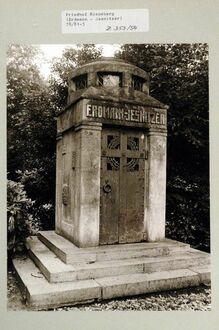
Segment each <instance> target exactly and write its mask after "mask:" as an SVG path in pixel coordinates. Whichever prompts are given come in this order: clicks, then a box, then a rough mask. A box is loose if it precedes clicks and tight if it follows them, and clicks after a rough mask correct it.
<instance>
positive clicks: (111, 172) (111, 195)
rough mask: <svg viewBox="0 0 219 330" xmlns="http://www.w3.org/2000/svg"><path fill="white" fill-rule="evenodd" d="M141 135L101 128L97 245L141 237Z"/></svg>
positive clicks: (139, 238)
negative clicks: (98, 233) (98, 232)
mask: <svg viewBox="0 0 219 330" xmlns="http://www.w3.org/2000/svg"><path fill="white" fill-rule="evenodd" d="M145 138H146V137H145V135H144V134H143V132H139V131H134V130H120V129H103V131H102V157H101V194H100V195H101V201H100V244H114V243H129V242H140V241H142V240H143V230H144V185H145V182H144V181H145V175H144V167H145V164H144V162H145V144H146V142H145Z"/></svg>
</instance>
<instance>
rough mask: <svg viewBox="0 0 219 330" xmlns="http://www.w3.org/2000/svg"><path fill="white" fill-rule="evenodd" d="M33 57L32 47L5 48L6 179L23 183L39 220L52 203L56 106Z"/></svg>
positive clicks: (36, 52) (16, 46) (33, 50)
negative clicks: (6, 103) (42, 212)
mask: <svg viewBox="0 0 219 330" xmlns="http://www.w3.org/2000/svg"><path fill="white" fill-rule="evenodd" d="M37 56H39V49H38V48H37V47H35V46H22V45H11V46H10V47H9V49H8V65H7V78H8V80H7V88H8V178H9V179H12V180H15V181H18V180H19V181H20V182H21V183H22V184H24V186H25V190H26V192H27V195H28V196H29V197H30V198H31V199H32V200H35V201H36V203H35V204H34V207H35V216H36V217H37V218H41V216H40V213H41V208H42V207H43V205H44V204H46V205H48V204H49V205H53V204H54V196H55V194H54V189H51V187H54V185H55V134H56V128H55V126H56V122H55V112H56V106H55V105H54V104H53V103H52V101H51V98H50V95H49V89H48V87H47V85H46V82H45V81H44V80H43V78H42V77H41V75H40V71H39V68H38V67H37V65H36V59H37ZM51 209H52V208H51ZM44 213H45V212H44ZM53 214H54V210H53ZM44 216H45V214H44ZM53 216H54V215H53ZM42 218H43V217H42ZM51 221H53V222H54V220H53V219H51Z"/></svg>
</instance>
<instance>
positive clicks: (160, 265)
mask: <svg viewBox="0 0 219 330" xmlns="http://www.w3.org/2000/svg"><path fill="white" fill-rule="evenodd" d="M27 248H28V250H29V254H30V256H31V258H32V260H33V261H34V262H35V264H36V265H37V266H38V267H39V269H40V270H41V272H42V273H43V274H44V276H45V277H46V278H47V280H48V281H49V282H64V281H74V280H85V279H92V278H99V277H106V276H114V275H122V274H133V273H143V272H145V273H151V272H156V271H161V270H170V269H178V268H188V267H192V266H200V265H202V266H205V265H207V264H208V263H209V261H210V259H209V255H208V254H206V253H203V252H200V251H199V252H197V251H196V250H194V249H190V250H189V251H187V252H184V253H183V254H182V253H179V254H178V255H170V256H159V257H140V258H130V259H123V260H110V261H97V262H94V263H85V262H83V263H77V262H76V263H75V264H73V265H67V264H65V263H63V262H62V261H61V260H59V259H58V258H57V257H56V256H55V254H54V253H53V252H52V251H51V250H49V249H48V248H47V247H46V246H45V245H44V244H43V243H42V242H41V241H40V240H38V238H37V237H32V238H29V239H28V240H27ZM193 251H194V252H193Z"/></svg>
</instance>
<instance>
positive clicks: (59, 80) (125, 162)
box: [7, 43, 211, 311]
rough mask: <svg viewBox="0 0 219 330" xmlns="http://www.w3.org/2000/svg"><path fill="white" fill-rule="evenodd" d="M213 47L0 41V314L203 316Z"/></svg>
mask: <svg viewBox="0 0 219 330" xmlns="http://www.w3.org/2000/svg"><path fill="white" fill-rule="evenodd" d="M208 51H209V49H208V44H206V43H193V44H185V43H171V44H153V43H150V44H37V45H36V44H9V45H8V48H7V253H8V311H20V310H22V311H35V310H37V311H108V310H109V311H210V310H211V286H210V283H211V274H210V205H209V204H210V199H209V93H208V91H209V74H208V60H209V59H208Z"/></svg>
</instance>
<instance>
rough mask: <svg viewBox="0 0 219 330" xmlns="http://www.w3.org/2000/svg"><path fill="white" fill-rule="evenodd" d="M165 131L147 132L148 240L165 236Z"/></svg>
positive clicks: (146, 216)
mask: <svg viewBox="0 0 219 330" xmlns="http://www.w3.org/2000/svg"><path fill="white" fill-rule="evenodd" d="M166 136H167V134H166V132H165V131H159V130H155V129H153V130H150V131H149V133H148V151H149V153H148V162H147V165H146V166H147V169H146V171H147V181H148V184H147V185H146V187H145V189H146V191H145V198H146V201H145V207H146V210H145V231H146V233H147V240H148V241H159V240H162V239H164V238H165V209H166Z"/></svg>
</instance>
